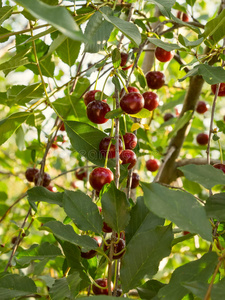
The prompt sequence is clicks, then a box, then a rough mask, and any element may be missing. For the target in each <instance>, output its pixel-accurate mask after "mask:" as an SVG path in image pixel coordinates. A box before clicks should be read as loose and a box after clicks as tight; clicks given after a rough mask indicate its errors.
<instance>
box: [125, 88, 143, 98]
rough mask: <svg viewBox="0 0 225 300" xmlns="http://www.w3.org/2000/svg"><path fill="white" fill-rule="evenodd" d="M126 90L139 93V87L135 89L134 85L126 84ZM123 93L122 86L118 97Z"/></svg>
mask: <svg viewBox="0 0 225 300" xmlns="http://www.w3.org/2000/svg"><path fill="white" fill-rule="evenodd" d="M127 90H128V93H140V91H139V89H137V88H136V87H134V86H128V87H127ZM123 94H124V88H122V90H121V91H120V98H121V96H122V95H123Z"/></svg>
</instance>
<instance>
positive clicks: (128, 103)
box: [120, 93, 145, 114]
mask: <svg viewBox="0 0 225 300" xmlns="http://www.w3.org/2000/svg"><path fill="white" fill-rule="evenodd" d="M144 104H145V101H144V98H143V97H142V95H141V94H139V93H129V94H126V95H124V96H123V98H122V99H121V100H120V106H121V108H122V110H123V111H124V112H126V113H127V114H137V113H138V112H139V111H141V110H142V108H143V107H144Z"/></svg>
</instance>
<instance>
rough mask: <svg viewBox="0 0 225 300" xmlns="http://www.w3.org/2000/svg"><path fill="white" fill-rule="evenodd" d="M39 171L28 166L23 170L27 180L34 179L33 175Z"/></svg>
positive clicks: (31, 180)
mask: <svg viewBox="0 0 225 300" xmlns="http://www.w3.org/2000/svg"><path fill="white" fill-rule="evenodd" d="M38 172H39V170H38V169H37V168H28V169H27V170H26V172H25V177H26V179H27V180H28V181H29V182H33V181H34V177H35V175H36V174H37V173H38Z"/></svg>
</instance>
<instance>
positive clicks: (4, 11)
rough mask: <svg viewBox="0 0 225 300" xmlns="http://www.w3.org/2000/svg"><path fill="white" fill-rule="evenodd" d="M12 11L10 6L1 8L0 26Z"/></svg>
mask: <svg viewBox="0 0 225 300" xmlns="http://www.w3.org/2000/svg"><path fill="white" fill-rule="evenodd" d="M12 11H13V7H12V6H3V7H1V8H0V25H2V23H3V22H4V21H5V20H6V19H8V18H9V17H10V16H11V14H12Z"/></svg>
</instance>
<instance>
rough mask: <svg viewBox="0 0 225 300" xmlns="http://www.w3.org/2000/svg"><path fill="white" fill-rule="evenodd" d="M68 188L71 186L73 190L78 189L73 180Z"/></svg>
mask: <svg viewBox="0 0 225 300" xmlns="http://www.w3.org/2000/svg"><path fill="white" fill-rule="evenodd" d="M70 186H71V187H72V188H74V189H77V188H78V186H77V183H76V181H75V180H74V181H71V183H70Z"/></svg>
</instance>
